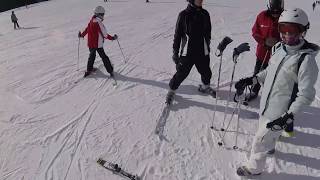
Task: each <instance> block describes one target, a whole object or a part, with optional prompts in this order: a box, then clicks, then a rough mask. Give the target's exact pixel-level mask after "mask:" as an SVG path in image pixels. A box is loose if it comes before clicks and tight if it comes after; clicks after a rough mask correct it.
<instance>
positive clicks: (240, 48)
mask: <svg viewBox="0 0 320 180" xmlns="http://www.w3.org/2000/svg"><path fill="white" fill-rule="evenodd" d="M245 51H250V46H249V43H242V44H240V45H239V46H238V47H236V48H234V49H233V56H232V57H233V59H235V58H236V57H238V56H239V54H241V53H243V52H245Z"/></svg>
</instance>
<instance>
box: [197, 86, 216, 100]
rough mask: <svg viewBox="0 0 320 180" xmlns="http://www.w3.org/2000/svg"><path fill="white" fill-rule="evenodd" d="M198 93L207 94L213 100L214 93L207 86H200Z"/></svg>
mask: <svg viewBox="0 0 320 180" xmlns="http://www.w3.org/2000/svg"><path fill="white" fill-rule="evenodd" d="M198 91H199V92H202V93H204V94H209V95H211V96H212V97H214V98H215V97H216V91H215V90H213V89H212V88H211V87H210V86H209V85H203V84H200V85H199V88H198Z"/></svg>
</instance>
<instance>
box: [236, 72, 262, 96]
mask: <svg viewBox="0 0 320 180" xmlns="http://www.w3.org/2000/svg"><path fill="white" fill-rule="evenodd" d="M257 83H258V80H257V76H252V77H248V78H244V79H240V80H239V81H238V82H236V84H235V85H234V87H235V88H236V90H237V92H236V93H237V95H241V94H242V93H243V91H244V89H245V88H246V87H247V86H250V85H254V84H257Z"/></svg>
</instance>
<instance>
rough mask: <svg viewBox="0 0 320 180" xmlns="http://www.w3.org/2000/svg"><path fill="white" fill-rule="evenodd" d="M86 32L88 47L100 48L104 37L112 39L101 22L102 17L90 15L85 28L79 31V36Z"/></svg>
mask: <svg viewBox="0 0 320 180" xmlns="http://www.w3.org/2000/svg"><path fill="white" fill-rule="evenodd" d="M87 34H88V47H89V48H102V47H103V42H104V38H106V39H109V40H112V36H110V35H109V34H108V32H107V30H106V28H105V27H104V25H103V23H102V19H100V18H99V17H96V16H93V17H92V19H91V20H90V22H89V24H88V26H87V28H86V29H85V30H84V31H83V32H82V33H81V36H82V37H84V36H85V35H87Z"/></svg>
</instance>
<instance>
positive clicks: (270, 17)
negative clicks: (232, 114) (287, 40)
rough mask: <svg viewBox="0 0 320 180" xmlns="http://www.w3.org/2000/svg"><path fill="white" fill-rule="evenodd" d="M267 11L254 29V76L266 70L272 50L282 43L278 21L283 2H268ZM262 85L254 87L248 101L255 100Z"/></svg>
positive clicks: (262, 14) (257, 21)
mask: <svg viewBox="0 0 320 180" xmlns="http://www.w3.org/2000/svg"><path fill="white" fill-rule="evenodd" d="M267 7H268V9H267V10H264V11H262V12H261V13H259V15H258V16H257V19H256V22H255V23H254V25H253V27H252V36H253V38H254V39H255V40H256V41H257V43H258V45H257V51H256V56H257V60H256V65H255V67H254V75H256V74H257V73H259V72H260V71H261V70H264V69H265V68H266V67H267V66H268V62H269V59H270V54H271V48H272V46H273V45H275V44H276V43H277V42H279V41H280V34H279V32H278V19H279V17H280V14H281V13H282V11H283V8H284V1H283V0H268V2H267ZM260 87H261V86H260V84H259V83H258V84H256V85H254V86H253V87H252V89H251V93H250V94H249V96H247V97H246V100H247V101H250V100H252V99H255V98H256V97H257V96H258V94H259V90H260Z"/></svg>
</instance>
